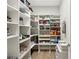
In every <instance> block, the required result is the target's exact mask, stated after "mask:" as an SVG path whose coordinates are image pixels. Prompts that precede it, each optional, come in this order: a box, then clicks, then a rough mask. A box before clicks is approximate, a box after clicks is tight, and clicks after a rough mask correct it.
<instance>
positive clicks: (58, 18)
mask: <svg viewBox="0 0 79 59" xmlns="http://www.w3.org/2000/svg"><path fill="white" fill-rule="evenodd" d="M50 19H58V20H60V18H50Z"/></svg>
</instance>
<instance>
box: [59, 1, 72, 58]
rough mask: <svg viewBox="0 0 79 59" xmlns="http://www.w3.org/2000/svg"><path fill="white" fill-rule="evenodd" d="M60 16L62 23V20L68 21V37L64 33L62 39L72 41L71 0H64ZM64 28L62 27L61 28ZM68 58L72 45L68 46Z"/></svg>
mask: <svg viewBox="0 0 79 59" xmlns="http://www.w3.org/2000/svg"><path fill="white" fill-rule="evenodd" d="M60 18H61V23H62V21H64V20H65V21H66V37H65V35H63V34H62V39H63V40H65V41H66V42H68V43H70V39H71V38H70V33H71V31H70V28H71V27H70V0H62V3H61V6H60ZM61 30H62V29H61ZM68 59H71V58H70V47H68Z"/></svg>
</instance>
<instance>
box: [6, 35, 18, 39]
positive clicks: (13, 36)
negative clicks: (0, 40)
mask: <svg viewBox="0 0 79 59" xmlns="http://www.w3.org/2000/svg"><path fill="white" fill-rule="evenodd" d="M15 37H18V35H10V36H7V39H11V38H15Z"/></svg>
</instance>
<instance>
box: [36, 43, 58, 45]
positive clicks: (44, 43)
mask: <svg viewBox="0 0 79 59" xmlns="http://www.w3.org/2000/svg"><path fill="white" fill-rule="evenodd" d="M37 45H57V44H55V43H39V44H37Z"/></svg>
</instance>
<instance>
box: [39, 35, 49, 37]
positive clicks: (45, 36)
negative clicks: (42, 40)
mask: <svg viewBox="0 0 79 59" xmlns="http://www.w3.org/2000/svg"><path fill="white" fill-rule="evenodd" d="M39 37H50V35H39Z"/></svg>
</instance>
